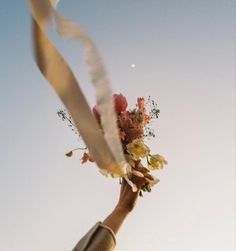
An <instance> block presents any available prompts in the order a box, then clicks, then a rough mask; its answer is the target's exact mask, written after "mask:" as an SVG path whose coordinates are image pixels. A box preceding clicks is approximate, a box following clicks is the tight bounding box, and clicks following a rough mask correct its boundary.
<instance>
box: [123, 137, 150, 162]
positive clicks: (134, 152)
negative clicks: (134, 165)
mask: <svg viewBox="0 0 236 251" xmlns="http://www.w3.org/2000/svg"><path fill="white" fill-rule="evenodd" d="M126 150H127V152H128V153H129V154H130V155H131V157H132V159H133V160H139V159H140V158H144V157H147V156H148V155H149V153H150V149H149V148H148V146H146V145H145V144H144V143H143V140H142V139H135V140H133V141H132V142H131V143H129V144H128V145H127V146H126Z"/></svg>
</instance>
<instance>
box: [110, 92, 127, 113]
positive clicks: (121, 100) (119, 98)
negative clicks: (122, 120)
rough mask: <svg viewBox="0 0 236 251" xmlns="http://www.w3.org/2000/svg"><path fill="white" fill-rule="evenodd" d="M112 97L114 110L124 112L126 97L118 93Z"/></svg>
mask: <svg viewBox="0 0 236 251" xmlns="http://www.w3.org/2000/svg"><path fill="white" fill-rule="evenodd" d="M113 98H114V105H115V110H116V112H117V113H118V114H120V113H121V112H124V111H125V110H126V108H127V106H128V103H127V100H126V97H125V96H124V95H122V94H121V93H120V94H114V95H113Z"/></svg>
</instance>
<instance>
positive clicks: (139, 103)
mask: <svg viewBox="0 0 236 251" xmlns="http://www.w3.org/2000/svg"><path fill="white" fill-rule="evenodd" d="M137 106H138V109H139V110H141V111H145V99H144V98H138V100H137Z"/></svg>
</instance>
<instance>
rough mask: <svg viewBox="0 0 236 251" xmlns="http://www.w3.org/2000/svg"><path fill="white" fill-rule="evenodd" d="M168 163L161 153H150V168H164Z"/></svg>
mask: <svg viewBox="0 0 236 251" xmlns="http://www.w3.org/2000/svg"><path fill="white" fill-rule="evenodd" d="M166 164H167V161H166V160H165V159H164V157H162V156H161V155H159V154H155V155H150V159H149V165H148V167H149V169H150V170H155V169H162V168H163V166H164V165H166Z"/></svg>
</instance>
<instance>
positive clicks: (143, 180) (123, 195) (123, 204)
mask: <svg viewBox="0 0 236 251" xmlns="http://www.w3.org/2000/svg"><path fill="white" fill-rule="evenodd" d="M135 171H138V172H139V173H141V174H142V175H143V177H140V176H141V175H140V176H135V175H133V176H132V178H131V179H132V181H133V183H135V184H136V186H137V188H138V190H137V192H133V191H132V188H131V187H130V185H129V184H128V183H127V182H126V180H125V179H123V180H122V184H121V189H120V198H119V201H118V204H117V208H119V209H123V210H127V211H128V212H131V211H132V210H133V208H134V207H135V205H136V202H137V199H138V197H139V194H140V191H141V188H142V187H143V186H144V185H148V184H150V183H152V182H153V180H154V178H153V176H152V175H150V174H149V172H150V171H149V170H148V169H147V168H144V167H142V166H137V167H135Z"/></svg>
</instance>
